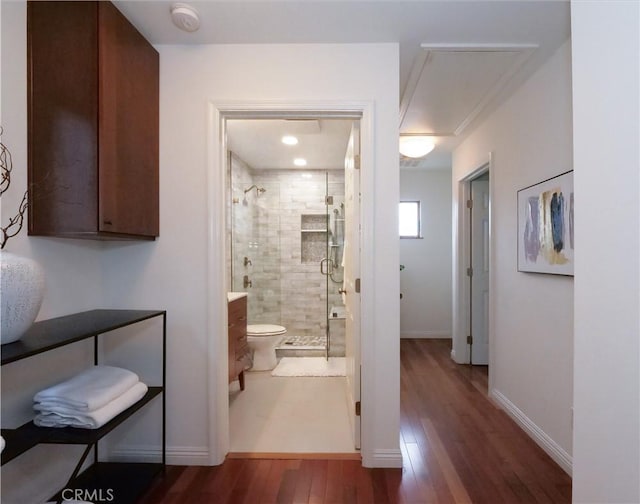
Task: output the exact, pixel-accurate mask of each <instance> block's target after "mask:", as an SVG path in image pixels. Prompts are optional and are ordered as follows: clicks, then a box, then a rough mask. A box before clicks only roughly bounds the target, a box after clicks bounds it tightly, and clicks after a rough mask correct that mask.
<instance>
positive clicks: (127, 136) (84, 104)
mask: <svg viewBox="0 0 640 504" xmlns="http://www.w3.org/2000/svg"><path fill="white" fill-rule="evenodd" d="M27 60H28V64H27V70H28V80H27V85H28V89H27V100H28V108H27V111H28V112H27V113H28V128H27V130H28V173H29V234H30V235H32V236H34V235H35V236H58V237H69V238H90V239H98V240H114V239H115V240H123V239H126V240H154V239H155V237H156V236H158V235H159V172H158V166H159V163H158V159H159V55H158V52H157V51H156V50H155V49H154V48H153V46H152V45H151V44H149V42H147V41H146V40H145V39H144V37H143V36H142V35H141V34H140V33H139V32H138V31H137V30H136V28H135V27H134V26H133V25H132V24H131V23H130V22H129V21H128V20H127V19H126V18H125V17H124V15H123V14H122V13H121V12H120V11H119V10H118V9H117V8H116V7H115V6H114V5H113V4H112V3H111V2H106V1H93V2H41V1H29V2H28V3H27Z"/></svg>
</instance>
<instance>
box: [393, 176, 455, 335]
mask: <svg viewBox="0 0 640 504" xmlns="http://www.w3.org/2000/svg"><path fill="white" fill-rule="evenodd" d="M400 200H401V201H403V200H409V201H420V209H421V213H422V216H421V218H422V235H423V239H421V240H414V239H401V240H400V263H401V264H404V265H405V267H406V268H405V270H404V271H403V272H402V273H400V291H401V292H402V295H403V297H402V301H400V336H401V337H402V338H450V337H451V169H450V168H448V169H442V170H401V171H400Z"/></svg>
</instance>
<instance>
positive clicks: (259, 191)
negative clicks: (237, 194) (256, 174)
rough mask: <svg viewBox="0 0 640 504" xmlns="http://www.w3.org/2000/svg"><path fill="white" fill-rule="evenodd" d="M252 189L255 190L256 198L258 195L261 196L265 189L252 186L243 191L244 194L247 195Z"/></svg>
mask: <svg viewBox="0 0 640 504" xmlns="http://www.w3.org/2000/svg"><path fill="white" fill-rule="evenodd" d="M252 189H255V190H256V194H257V195H258V196H260V194H262V193H263V192H266V189H265V188H264V187H258V186H257V185H255V184H253V185H252V186H251V187H250V188H249V189H245V190H244V193H245V194H247V193H248V192H249V191H251V190H252Z"/></svg>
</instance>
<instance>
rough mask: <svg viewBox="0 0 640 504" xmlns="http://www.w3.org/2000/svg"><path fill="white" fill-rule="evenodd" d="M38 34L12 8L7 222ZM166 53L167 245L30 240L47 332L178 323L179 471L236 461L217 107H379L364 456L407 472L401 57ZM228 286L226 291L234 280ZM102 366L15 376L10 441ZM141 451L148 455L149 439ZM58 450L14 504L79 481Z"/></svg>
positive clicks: (18, 185)
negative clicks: (94, 316) (214, 445)
mask: <svg viewBox="0 0 640 504" xmlns="http://www.w3.org/2000/svg"><path fill="white" fill-rule="evenodd" d="M25 28H26V8H25V4H24V2H2V125H3V126H4V128H5V135H3V141H4V142H5V143H6V144H7V145H9V146H10V147H11V149H12V152H13V154H14V165H15V172H14V177H15V178H14V187H15V189H13V190H12V192H13V191H14V190H15V191H16V192H18V193H19V195H14V196H13V199H9V198H5V197H3V199H2V207H3V209H4V211H5V216H4V218H6V214H7V213H10V212H11V210H12V209H13V208H14V207H15V204H16V202H17V199H19V196H21V194H22V191H23V190H24V188H26V145H27V143H26V29H25ZM159 50H160V53H161V77H160V79H161V107H160V108H161V124H160V149H161V152H160V157H161V162H160V171H161V173H160V191H161V195H160V200H161V208H160V222H161V228H160V235H161V236H160V238H159V239H158V240H157V241H156V242H153V243H148V242H145V243H96V242H90V241H74V240H62V239H51V238H35V237H34V238H29V237H27V236H26V232H23V233H22V234H21V235H20V236H19V237H17V238H15V239H13V240H12V241H11V242H10V243H9V246H8V247H7V249H8V250H9V251H12V252H15V253H19V254H22V255H25V256H29V257H33V258H35V259H37V260H38V261H39V262H40V263H41V264H42V265H43V267H44V269H45V271H46V273H47V282H48V283H47V291H46V294H45V300H44V304H43V307H42V310H41V313H40V318H49V317H52V316H58V315H63V314H68V313H72V312H77V311H82V310H86V309H91V308H95V307H117V308H160V309H167V310H168V362H167V379H168V383H167V411H168V419H167V429H168V430H167V443H168V455H169V457H168V461H169V462H171V463H192V464H194V463H199V464H206V463H209V461H210V460H212V459H214V460H218V461H220V460H222V457H223V456H224V453H210V452H209V424H210V422H213V419H212V418H211V417H210V416H209V408H208V402H209V400H210V399H211V398H212V397H213V396H214V395H215V393H214V391H212V390H209V389H208V385H207V362H208V359H207V352H208V350H209V347H210V345H209V342H210V340H211V339H212V338H215V337H218V336H219V335H216V334H208V332H207V327H208V324H207V323H208V320H207V313H208V310H209V306H208V304H207V295H208V292H207V277H206V275H207V269H208V264H207V245H208V231H209V230H208V210H207V209H208V204H209V203H208V202H207V179H208V175H207V171H208V170H212V169H213V168H212V167H211V166H210V162H211V161H212V159H210V158H209V157H208V150H207V144H208V141H209V139H208V138H207V134H208V133H207V132H208V127H209V124H208V106H209V103H210V101H214V102H218V101H234V100H244V101H252V102H257V101H272V102H276V101H277V102H284V101H286V100H297V101H307V102H309V101H315V100H324V101H333V100H358V101H364V100H369V101H371V102H372V103H373V110H374V117H373V124H372V129H373V130H374V131H375V137H374V140H375V145H374V152H373V156H372V159H373V160H374V161H373V162H372V163H371V164H370V165H369V166H368V168H370V169H372V170H373V174H372V177H373V179H374V183H373V187H374V189H375V194H374V193H373V191H372V192H371V194H366V195H363V197H364V198H374V197H375V198H376V206H375V213H374V215H373V221H372V222H369V223H368V226H369V227H370V229H371V234H370V235H369V236H368V239H369V241H368V242H367V244H366V247H367V251H368V252H369V254H370V256H369V257H372V258H374V259H373V261H374V268H375V271H377V272H379V273H378V274H377V275H376V276H375V281H374V282H373V283H372V284H371V285H363V288H367V289H369V290H368V293H369V296H370V297H371V298H372V299H373V303H374V305H375V307H376V310H375V313H376V316H375V318H374V319H373V320H372V321H371V324H372V325H373V327H375V331H373V332H372V333H371V334H368V335H366V340H365V344H366V345H367V352H368V355H369V356H370V358H369V360H368V362H367V363H366V364H365V369H364V370H363V375H364V376H366V379H367V383H368V384H369V385H368V387H369V390H370V391H371V394H370V395H369V396H365V395H363V406H362V407H363V411H365V412H366V419H367V420H366V425H365V426H363V428H366V429H367V430H368V432H369V433H370V437H371V439H372V442H371V444H370V445H369V446H368V447H367V450H365V451H363V455H364V457H365V461H366V462H367V463H368V464H370V465H376V464H377V465H385V464H386V465H398V463H399V462H400V461H401V459H400V450H399V439H398V432H399V398H398V396H399V394H398V390H399V348H398V340H399V337H398V333H399V305H398V297H399V272H398V267H397V265H398V263H399V257H398V256H399V254H398V247H397V246H394V245H390V244H394V243H397V201H398V194H399V189H398V185H399V182H398V156H397V137H398V128H397V104H398V101H399V100H398V72H399V71H398V48H397V45H395V44H381V45H357V44H354V45H346V46H340V45H335V46H334V45H327V46H313V45H309V46H304V45H300V46H278V45H268V46H249V45H246V46H217V47H216V46H199V47H194V46H185V47H160V48H159ZM293 71H295V73H294V72H293ZM211 204H212V206H215V202H212V203H211ZM7 209H8V210H7ZM213 217H214V219H217V218H220V217H221V216H220V215H213ZM222 229H224V222H223V223H222ZM213 246H214V247H217V246H221V242H214V243H213ZM214 281H217V282H218V283H219V285H220V286H223V285H224V278H214ZM222 289H223V288H222ZM222 294H223V290H220V292H218V293H214V296H213V301H214V303H217V304H221V303H222ZM90 354H91V352H90V348H88V347H87V346H83V345H79V347H78V348H76V349H74V350H70V351H69V353H68V354H67V353H65V352H61V351H55V352H52V353H51V354H47V355H46V356H40V357H38V360H37V361H34V362H33V363H31V365H29V362H28V361H24V362H25V363H27V364H25V365H24V366H23V365H22V364H15V365H11V366H8V367H3V369H2V378H3V382H2V401H3V403H2V404H3V411H2V419H3V422H4V424H3V427H5V426H6V427H11V426H13V425H17V424H19V423H20V422H21V421H23V420H24V419H26V418H28V417H29V415H30V401H31V397H32V395H33V392H34V391H35V390H37V389H38V388H41V385H42V384H43V382H46V383H50V381H51V380H54V379H55V380H56V381H58V380H59V379H62V378H64V377H66V376H68V375H69V374H70V373H72V372H74V371H75V369H74V367H75V366H77V367H78V368H81V367H83V366H84V365H85V363H90ZM223 358H226V356H224V357H223ZM31 374H33V377H31V376H30V375H31ZM17 383H20V389H19V390H18V389H17V385H16V384H17ZM363 394H364V392H363ZM365 398H366V399H365ZM223 399H224V398H223ZM5 405H6V406H7V407H6V408H5ZM140 443H141V445H142V446H141V447H142V448H145V446H144V444H145V443H144V438H141V440H140ZM146 448H148V447H146ZM43 450H49V451H44V452H43ZM51 450H54V448H52V447H44V448H38V449H37V450H34V451H33V452H29V453H27V454H25V455H23V456H22V457H20V458H19V459H16V460H15V461H13V462H12V463H11V464H8V465H6V466H4V467H3V468H2V475H3V478H2V479H3V488H2V493H3V502H7V503H11V502H16V503H23V502H37V501H39V500H43V499H44V498H45V497H47V496H49V491H50V489H51V488H53V487H57V486H59V485H61V484H62V482H63V481H65V480H66V477H68V475H69V474H70V471H71V469H70V468H68V467H67V466H65V465H64V464H58V463H54V464H51V462H50V460H51V459H50V458H49V457H50V456H51V453H52V451H51ZM72 451H73V450H72ZM43 453H46V456H44V455H43ZM56 460H59V459H56ZM52 469H53V471H52ZM25 475H28V482H27V481H25Z"/></svg>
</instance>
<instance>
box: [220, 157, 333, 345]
mask: <svg viewBox="0 0 640 504" xmlns="http://www.w3.org/2000/svg"><path fill="white" fill-rule="evenodd" d="M231 167H232V168H231V186H232V198H236V201H237V202H236V203H232V205H231V206H232V212H230V213H231V214H232V225H233V234H234V236H233V240H232V241H233V251H232V256H233V266H232V270H233V277H234V279H233V289H234V290H238V291H247V292H248V293H249V299H248V305H249V323H250V324H257V323H263V324H280V325H283V326H285V327H286V328H287V333H288V334H290V335H323V334H324V332H325V327H326V324H327V322H326V303H327V297H326V295H325V292H326V277H325V276H324V275H322V274H321V273H320V259H321V258H322V257H324V256H325V255H326V249H325V248H324V247H320V246H314V247H313V248H314V250H313V251H312V252H311V253H310V252H309V243H305V244H304V246H305V247H306V253H305V257H304V261H303V240H304V238H303V236H304V234H303V233H302V228H301V226H302V219H303V218H302V216H303V215H306V216H308V215H312V216H313V215H318V216H321V215H324V214H325V185H326V184H325V171H315V172H314V171H305V172H301V171H300V170H252V169H251V168H250V167H249V166H248V165H247V164H246V163H244V162H243V161H242V160H240V159H239V158H238V157H236V156H234V155H232V162H231ZM253 184H256V185H257V186H259V187H264V188H265V189H266V191H265V192H264V193H261V194H257V193H256V190H255V189H254V190H252V191H250V192H249V193H247V194H246V195H245V194H244V189H247V188H249V187H250V186H251V185H253ZM329 194H332V195H333V196H334V205H333V207H331V210H330V215H331V219H330V222H329V230H328V231H329V239H330V240H331V241H333V242H334V243H337V242H340V243H341V237H340V236H335V234H336V232H337V233H338V235H340V234H342V230H343V228H342V222H340V221H338V222H336V221H335V220H334V218H336V217H338V218H340V217H341V215H343V214H344V212H343V210H342V209H341V206H340V204H341V203H343V202H344V171H343V170H330V171H329ZM334 208H335V209H337V210H338V213H335V212H333V209H334ZM308 220H309V219H308V218H307V221H308ZM311 220H313V218H312V219H311ZM230 225H231V222H230ZM313 235H315V238H318V237H321V236H322V234H321V233H313ZM307 238H308V237H307ZM230 241H231V240H230ZM305 241H308V240H305ZM311 246H313V244H311ZM332 253H333V259H334V261H335V262H336V263H337V264H338V266H340V264H341V262H342V256H341V254H342V247H334V248H333V252H332ZM244 257H248V258H249V260H250V261H251V263H252V264H251V265H249V266H247V267H245V266H244V265H243V260H244ZM316 259H317V260H316ZM230 268H231V265H230ZM243 275H248V277H249V279H250V281H251V283H252V285H251V287H249V288H247V289H245V288H243V285H242V277H243ZM333 277H334V279H335V280H337V281H338V282H339V283H337V282H334V281H331V280H329V307H331V306H336V305H342V300H341V298H340V294H339V293H338V289H339V288H340V287H342V283H341V279H342V268H341V267H339V268H338V269H337V270H336V272H335V274H334V275H333ZM331 330H332V347H333V346H335V348H334V350H335V351H332V354H336V351H337V352H338V353H340V352H342V355H344V322H343V321H342V320H333V321H331Z"/></svg>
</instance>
